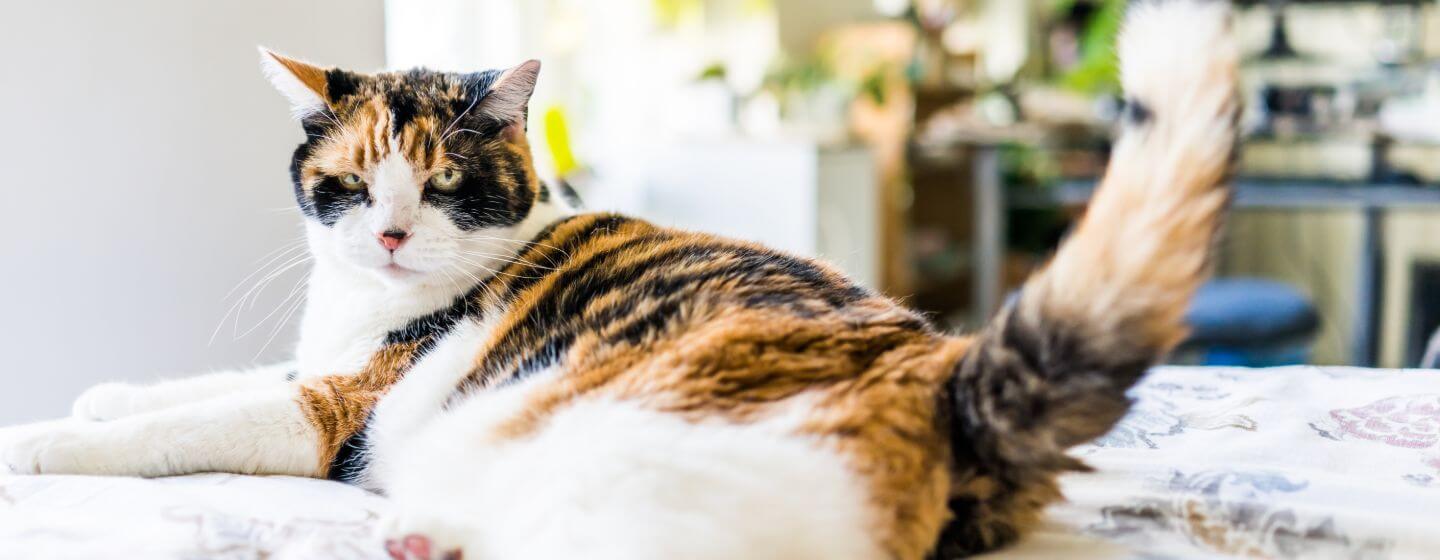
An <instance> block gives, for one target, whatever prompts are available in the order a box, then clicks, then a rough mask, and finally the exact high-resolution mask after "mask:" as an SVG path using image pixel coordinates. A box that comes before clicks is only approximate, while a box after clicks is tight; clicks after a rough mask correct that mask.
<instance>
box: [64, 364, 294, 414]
mask: <svg viewBox="0 0 1440 560" xmlns="http://www.w3.org/2000/svg"><path fill="white" fill-rule="evenodd" d="M294 373H295V364H294V363H290V362H287V363H282V364H275V365H271V366H265V367H260V368H255V369H251V370H240V371H225V372H216V373H210V374H205V375H197V376H194V377H186V378H182V379H172V380H166V381H161V382H158V383H154V384H149V385H141V384H132V383H102V384H100V385H96V386H94V387H91V388H89V389H86V390H85V392H84V393H81V394H80V397H79V398H76V399H75V404H74V406H73V407H72V408H71V415H72V416H73V417H75V418H79V419H82V420H99V421H103V420H114V419H116V418H121V417H125V416H129V415H132V414H138V413H141V412H149V411H152V410H160V409H163V408H169V407H172V406H175V405H180V404H188V403H193V402H198V401H202V400H207V399H211V398H215V397H219V396H224V395H233V394H235V393H239V392H245V391H249V390H252V389H258V388H263V387H268V386H275V385H281V384H284V383H286V382H287V381H289V380H290V378H291V377H293V376H294Z"/></svg>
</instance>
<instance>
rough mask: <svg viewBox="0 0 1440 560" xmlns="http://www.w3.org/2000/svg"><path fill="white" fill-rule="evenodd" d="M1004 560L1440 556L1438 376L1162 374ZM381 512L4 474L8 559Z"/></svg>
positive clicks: (204, 553)
mask: <svg viewBox="0 0 1440 560" xmlns="http://www.w3.org/2000/svg"><path fill="white" fill-rule="evenodd" d="M1133 396H1134V397H1135V398H1136V399H1137V403H1136V407H1135V410H1134V412H1133V413H1131V414H1130V415H1129V416H1128V417H1127V418H1126V419H1125V420H1124V421H1123V422H1122V423H1121V424H1120V426H1119V427H1117V428H1116V429H1115V430H1114V431H1113V432H1111V433H1110V434H1108V435H1107V436H1105V437H1104V438H1102V439H1101V440H1099V441H1097V442H1095V443H1094V444H1092V445H1087V446H1085V447H1082V448H1080V449H1078V450H1076V454H1077V455H1079V456H1081V457H1083V458H1084V459H1085V460H1086V461H1087V462H1089V463H1090V464H1091V465H1092V466H1094V467H1096V468H1097V469H1098V471H1097V472H1095V473H1088V474H1075V475H1071V476H1068V477H1067V478H1066V479H1065V480H1064V488H1065V492H1066V494H1067V496H1069V498H1070V501H1069V502H1067V503H1064V504H1060V505H1057V506H1055V507H1054V508H1052V510H1051V511H1050V515H1049V517H1048V519H1047V521H1046V522H1045V525H1044V526H1043V527H1042V529H1041V530H1040V531H1039V532H1038V533H1037V534H1035V535H1034V536H1032V537H1030V538H1028V539H1027V540H1026V541H1025V542H1023V543H1021V544H1020V545H1019V546H1017V547H1014V548H1010V549H1007V550H1005V551H1001V552H999V553H996V554H994V555H992V557H995V558H1012V557H1013V558H1082V559H1089V558H1106V559H1109V558H1117V559H1118V558H1145V559H1152V558H1194V557H1207V556H1245V557H1260V558H1440V371H1418V370H1414V371H1381V370H1363V369H1352V368H1316V367H1295V368H1278V369H1266V370H1244V369H1226V368H1160V369H1157V370H1155V371H1153V372H1152V373H1151V374H1150V375H1149V376H1148V377H1147V378H1146V379H1145V381H1144V382H1142V383H1141V385H1140V386H1139V387H1137V388H1136V389H1135V390H1134V392H1133ZM385 507H386V504H385V501H384V500H383V499H382V498H379V497H377V496H374V495H371V494H367V493H365V492H363V491H360V490H358V489H356V488H353V487H348V486H343V485H340V484H336V483H330V482H325V481H317V480H306V479H297V478H288V477H268V478H260V477H244V476H234V475H201V476H190V477H177V478H170V479H158V480H137V479H117V478H94V477H65V476H41V477H5V476H0V559H9V558H60V559H66V558H77V559H78V558H87V559H88V558H181V559H191V558H195V559H199V558H219V559H235V560H240V559H259V558H274V559H287V558H295V559H299V558H339V559H356V560H360V559H366V560H368V559H372V558H375V559H381V558H385V555H384V553H383V552H382V550H383V548H382V547H381V546H380V543H379V532H378V526H379V520H380V518H381V517H382V516H383V515H384V513H385Z"/></svg>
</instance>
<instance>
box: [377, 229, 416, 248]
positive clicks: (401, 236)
mask: <svg viewBox="0 0 1440 560" xmlns="http://www.w3.org/2000/svg"><path fill="white" fill-rule="evenodd" d="M378 237H379V238H380V244H381V245H383V246H384V247H385V249H386V250H388V251H394V250H396V249H399V248H400V245H401V244H403V243H405V240H406V239H409V238H410V232H408V231H405V230H403V229H389V230H385V232H384V233H381V234H380V235H379V236H378Z"/></svg>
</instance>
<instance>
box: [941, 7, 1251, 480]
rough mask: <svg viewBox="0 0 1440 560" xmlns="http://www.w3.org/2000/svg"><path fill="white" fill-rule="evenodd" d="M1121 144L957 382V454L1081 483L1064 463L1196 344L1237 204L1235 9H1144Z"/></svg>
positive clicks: (1135, 16) (1130, 41)
mask: <svg viewBox="0 0 1440 560" xmlns="http://www.w3.org/2000/svg"><path fill="white" fill-rule="evenodd" d="M1119 51H1120V57H1121V74H1122V82H1123V85H1124V88H1125V93H1126V96H1127V105H1128V108H1127V110H1126V114H1125V116H1124V119H1123V120H1124V123H1123V125H1122V126H1123V130H1122V132H1121V137H1120V139H1119V140H1118V142H1117V143H1116V144H1115V148H1114V151H1113V154H1112V157H1111V160H1110V165H1109V169H1108V170H1107V172H1106V176H1105V178H1104V180H1103V181H1102V182H1101V185H1100V187H1099V189H1098V190H1097V192H1096V193H1095V196H1094V198H1093V200H1092V201H1091V203H1090V206H1089V209H1088V211H1087V212H1086V215H1085V217H1084V219H1083V220H1082V221H1081V222H1080V224H1079V226H1078V227H1077V228H1076V229H1075V231H1074V233H1073V234H1072V235H1071V236H1070V237H1069V239H1068V240H1067V241H1066V242H1065V243H1064V244H1063V245H1061V247H1060V250H1059V252H1058V253H1057V254H1056V255H1055V257H1054V259H1053V260H1052V261H1051V262H1050V263H1049V265H1048V266H1047V267H1046V268H1045V269H1044V270H1042V271H1040V272H1039V273H1037V274H1036V275H1034V276H1033V277H1031V278H1030V280H1029V281H1028V282H1026V283H1025V286H1024V288H1023V289H1022V290H1021V293H1020V295H1019V297H1018V298H1017V299H1015V300H1014V301H1013V302H1012V303H1011V304H1009V305H1007V306H1006V307H1005V308H1004V309H1003V310H1001V311H1000V312H999V314H998V316H997V317H996V318H995V319H994V321H993V323H991V324H990V325H989V326H987V328H986V329H985V330H984V331H982V332H981V333H980V335H979V336H978V339H977V340H976V342H975V345H974V346H973V347H972V348H971V349H970V350H969V351H968V352H967V354H966V356H965V357H964V358H963V359H962V361H961V363H960V365H959V366H958V368H957V372H956V375H955V378H954V387H953V390H952V395H953V397H954V398H955V405H956V406H955V411H956V418H955V420H954V428H955V430H954V437H955V438H956V441H955V444H956V448H957V449H956V452H957V453H971V452H974V453H976V454H978V455H979V456H978V457H973V458H972V459H974V461H972V464H974V463H978V464H988V465H992V466H994V467H995V468H1004V469H1017V470H1025V469H1039V470H1041V471H1047V472H1058V471H1061V470H1068V469H1082V468H1083V465H1081V464H1080V463H1079V462H1078V461H1075V460H1073V459H1070V458H1068V457H1067V456H1066V455H1065V454H1064V453H1063V452H1064V451H1065V450H1066V449H1067V448H1069V447H1071V446H1074V445H1077V444H1080V443H1083V442H1087V441H1090V440H1092V439H1094V438H1096V437H1099V436H1101V435H1103V434H1104V433H1106V432H1107V431H1109V430H1110V429H1111V428H1112V427H1113V426H1114V425H1115V423H1116V422H1117V421H1118V420H1119V419H1120V417H1121V416H1122V415H1124V414H1125V412H1126V411H1127V410H1128V408H1129V406H1130V401H1129V400H1128V399H1127V397H1126V396H1125V391H1126V389H1128V388H1129V387H1130V386H1131V385H1132V384H1134V383H1135V381H1136V380H1137V379H1138V378H1139V377H1140V375H1141V374H1142V373H1144V372H1145V370H1146V369H1147V368H1149V367H1150V366H1151V365H1153V364H1154V363H1155V362H1156V361H1157V360H1159V359H1160V358H1161V357H1162V356H1163V355H1165V354H1166V353H1167V352H1169V351H1170V350H1171V349H1173V348H1174V347H1175V345H1176V344H1178V343H1179V342H1180V341H1181V339H1183V338H1184V337H1185V336H1186V327H1185V324H1184V320H1183V319H1184V313H1185V309H1186V306H1187V304H1188V302H1189V300H1190V298H1191V296H1192V295H1193V294H1194V293H1195V290H1196V288H1197V287H1198V286H1199V285H1200V283H1201V282H1202V281H1203V280H1204V279H1205V278H1206V276H1207V275H1208V272H1209V268H1210V260H1211V251H1212V247H1213V245H1215V242H1216V237H1217V233H1218V230H1219V229H1220V224H1221V219H1222V217H1223V214H1224V211H1225V209H1226V206H1227V203H1228V200H1229V196H1230V194H1229V189H1228V188H1227V186H1226V182H1227V180H1228V174H1229V170H1230V167H1231V162H1232V159H1233V154H1234V150H1235V143H1236V138H1237V131H1236V126H1237V124H1238V120H1239V111H1240V100H1239V94H1238V92H1237V85H1236V80H1237V77H1238V76H1237V65H1238V61H1239V54H1238V51H1237V48H1236V46H1235V45H1234V43H1233V42H1232V40H1231V38H1230V29H1229V8H1228V6H1227V5H1226V3H1224V2H1218V1H1205V0H1161V1H1155V0H1148V1H1140V2H1136V3H1134V4H1133V5H1132V7H1131V9H1130V13H1129V15H1128V17H1127V21H1126V24H1125V28H1124V30H1123V32H1122V34H1121V38H1120V42H1119Z"/></svg>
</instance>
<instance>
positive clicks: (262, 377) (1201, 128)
mask: <svg viewBox="0 0 1440 560" xmlns="http://www.w3.org/2000/svg"><path fill="white" fill-rule="evenodd" d="M1227 14H1228V10H1227V8H1226V7H1225V6H1224V5H1223V4H1221V3H1219V2H1204V1H1199V0H1171V1H1169V2H1159V3H1156V2H1146V3H1140V4H1137V5H1136V7H1135V8H1133V9H1132V10H1131V14H1130V16H1129V21H1128V24H1127V28H1126V32H1125V33H1124V36H1123V38H1122V40H1121V48H1120V50H1121V53H1122V59H1123V82H1124V86H1125V90H1126V91H1127V94H1128V100H1129V107H1130V109H1129V110H1128V111H1127V113H1126V118H1125V119H1124V123H1123V125H1122V126H1123V131H1122V136H1121V138H1120V139H1119V141H1118V143H1117V144H1116V145H1115V147H1114V152H1113V158H1112V161H1111V164H1110V169H1109V171H1108V175H1107V176H1106V178H1105V180H1104V181H1103V185H1102V187H1101V188H1100V189H1099V191H1098V192H1097V194H1096V196H1095V199H1094V201H1093V203H1092V204H1091V206H1090V209H1089V212H1088V214H1087V216H1086V217H1085V218H1084V220H1083V221H1082V222H1081V224H1080V225H1079V227H1078V229H1076V230H1075V232H1074V233H1073V235H1072V236H1071V237H1070V238H1069V240H1068V241H1066V242H1065V243H1064V245H1063V246H1062V248H1061V249H1060V251H1059V252H1058V253H1057V255H1056V256H1055V258H1054V260H1053V261H1052V262H1051V263H1050V264H1049V265H1048V266H1047V267H1046V268H1045V269H1044V270H1043V271H1041V272H1040V273H1038V274H1037V275H1035V276H1034V277H1033V278H1031V279H1030V280H1029V281H1028V282H1027V283H1026V284H1025V286H1024V288H1023V292H1022V294H1021V295H1020V296H1019V298H1018V299H1017V300H1015V301H1014V302H1012V303H1010V304H1009V305H1007V306H1006V307H1005V308H1004V309H1003V310H1001V311H1000V312H999V314H998V315H997V316H996V317H995V319H994V322H993V323H992V324H991V325H990V326H989V327H987V328H986V329H985V330H984V331H982V332H981V333H979V334H978V335H977V336H974V337H960V336H951V335H947V334H944V333H942V332H940V331H938V330H937V329H936V328H935V327H933V326H932V325H931V324H930V323H929V322H928V321H927V320H926V318H924V317H923V316H921V315H919V314H917V313H915V312H913V311H910V310H907V309H905V308H904V307H901V306H900V305H898V304H897V303H895V302H893V301H891V300H889V299H886V298H884V297H882V296H880V295H878V294H876V293H875V292H873V291H871V290H869V289H866V288H864V287H861V286H858V285H856V284H854V283H852V282H851V281H849V280H847V279H846V278H845V277H844V276H842V275H841V274H839V273H837V272H836V271H835V270H834V269H833V268H831V267H829V266H827V265H825V264H823V263H819V262H815V261H812V260H808V259H804V258H799V257H796V256H792V255H787V254H784V253H781V252H777V251H773V250H770V249H766V248H765V247H761V246H758V245H755V244H752V243H746V242H741V241H734V240H729V239H722V238H718V237H715V236H711V235H705V234H701V233H692V232H686V231H678V230H673V229H667V228H663V227H658V226H655V225H652V224H649V223H646V222H644V221H642V220H638V219H634V218H629V217H625V216H620V215H615V214H606V213H585V212H581V211H579V210H578V209H576V208H574V207H573V206H572V204H571V201H572V199H573V197H572V196H570V194H569V193H566V192H561V191H559V190H557V189H556V188H553V187H550V186H547V185H546V184H544V183H542V182H541V181H540V180H539V179H538V178H537V175H536V171H535V169H534V166H533V165H532V163H531V159H530V150H529V147H528V145H527V144H526V138H525V129H524V127H525V124H524V123H525V119H526V104H527V101H528V99H529V96H530V94H531V91H532V89H533V87H534V85H535V81H536V79H537V76H538V72H539V64H538V63H537V62H534V61H531V62H526V63H524V64H521V65H519V66H516V67H514V68H511V69H508V70H504V71H488V72H480V73H475V74H451V73H440V72H433V71H428V70H412V71H408V72H398V73H381V74H372V75H366V74H359V73H354V72H348V71H344V70H339V69H333V68H321V67H318V66H314V65H311V64H307V63H304V62H300V61H298V60H295V59H291V58H287V57H284V56H281V55H278V54H275V53H272V52H268V51H264V52H262V59H263V63H264V66H265V69H266V71H267V73H268V74H269V76H270V78H271V80H272V81H273V82H274V83H275V85H276V87H278V88H279V90H280V91H281V92H282V93H283V94H284V95H286V96H287V97H288V98H289V100H290V101H291V102H292V103H293V106H294V112H295V116H296V117H297V118H298V119H299V121H300V123H301V125H302V126H303V128H304V132H305V142H304V143H303V144H301V145H300V146H299V148H298V149H296V150H295V154H294V159H293V162H292V164H291V174H292V177H293V181H294V190H295V197H296V200H297V201H298V204H299V206H300V208H301V210H302V211H303V213H304V216H305V225H306V228H307V232H308V239H309V244H310V250H311V252H312V253H313V255H314V257H315V265H314V271H313V276H312V278H311V280H310V283H309V286H308V290H309V292H308V297H309V299H308V304H307V309H306V311H305V315H304V320H303V324H302V327H301V339H300V343H299V347H298V351H297V354H296V360H295V362H293V363H290V364H284V365H280V366H275V367H269V368H263V369H261V370H259V371H253V372H232V373H220V374H212V375H207V376H201V377H196V378H191V379H184V380H178V381H173V382H167V383H161V384H158V385H155V386H149V387H138V386H129V385H102V386H99V387H95V388H93V389H91V390H90V391H88V392H86V393H85V394H84V395H82V396H81V397H80V399H79V400H78V401H77V402H76V405H75V418H74V419H72V420H68V421H61V422H57V423H49V424H42V425H36V426H31V427H21V428H17V429H11V430H8V431H6V432H5V433H4V435H0V460H3V462H4V463H5V464H7V465H9V467H10V468H11V469H13V470H14V471H16V472H18V473H22V474H30V473H79V474H106V475H131V476H149V477H154V476H167V475H177V474H184V473H195V472H204V471H222V472H233V473H248V474H288V475H302V476H310V477H331V478H336V479H340V480H345V481H349V482H353V483H356V484H360V485H363V486H365V487H367V488H370V489H373V490H375V491H377V492H382V493H384V494H386V495H387V496H389V497H391V498H393V501H394V505H395V512H396V514H395V517H394V519H392V520H390V522H389V524H388V525H387V529H386V530H387V531H388V533H387V534H389V535H391V536H392V537H393V538H392V540H390V541H389V543H388V550H389V553H390V554H391V555H393V556H395V557H397V558H429V557H432V556H433V557H447V558H456V557H460V556H461V555H463V557H464V558H469V559H475V558H498V559H506V560H509V559H521V558H577V557H578V558H615V559H644V558H656V559H661V558H751V559H755V558H896V559H921V558H926V557H946V558H948V557H952V556H955V555H959V554H965V553H971V552H976V551H980V550H985V549H989V548H993V547H996V546H1000V545H1003V544H1005V543H1008V542H1011V541H1013V540H1015V539H1016V538H1017V537H1018V536H1019V535H1020V534H1022V533H1023V532H1024V531H1025V530H1026V529H1027V528H1029V527H1031V526H1033V525H1034V524H1035V523H1036V521H1037V520H1038V518H1039V516H1040V514H1041V511H1042V509H1043V508H1044V507H1045V506H1046V505H1047V504H1049V503H1051V502H1053V501H1055V500H1057V499H1059V498H1060V493H1059V491H1058V487H1057V484H1056V477H1057V476H1058V475H1060V474H1062V473H1065V472H1067V471H1081V470H1085V468H1086V467H1085V466H1084V465H1083V464H1082V463H1080V462H1079V461H1077V460H1075V459H1073V458H1071V457H1069V456H1067V455H1066V454H1065V451H1066V450H1067V449H1068V448H1070V447H1072V446H1074V445H1077V444H1080V443H1082V442H1085V441H1088V440H1090V439H1092V438H1095V437H1097V436H1099V435H1101V434H1103V433H1105V432H1106V431H1107V430H1108V429H1109V428H1110V427H1111V426H1112V425H1113V424H1114V423H1115V422H1116V421H1117V420H1118V419H1119V418H1120V417H1121V416H1122V415H1123V414H1124V413H1125V412H1126V410H1127V408H1128V405H1129V401H1128V400H1127V398H1126V397H1125V391H1126V389H1127V388H1128V387H1130V386H1131V385H1132V384H1133V383H1134V382H1135V381H1136V380H1137V378H1138V377H1139V376H1141V375H1142V374H1143V372H1144V371H1145V369H1146V368H1147V367H1149V366H1150V365H1151V364H1153V363H1154V362H1155V361H1156V360H1157V359H1159V358H1160V357H1161V356H1162V355H1163V354H1164V353H1166V352H1167V351H1168V350H1169V349H1170V348H1172V347H1173V346H1174V345H1175V344H1176V343H1178V342H1179V341H1180V340H1181V338H1182V337H1183V336H1184V333H1185V331H1184V327H1183V324H1182V313H1183V311H1184V308H1185V306H1186V302H1187V300H1188V299H1189V298H1190V296H1191V294H1192V293H1193V292H1194V291H1195V289H1196V286H1197V285H1198V284H1199V283H1200V282H1201V281H1202V279H1203V278H1204V277H1205V275H1206V273H1207V268H1208V262H1209V255H1210V250H1211V246H1212V243H1213V242H1214V239H1215V237H1216V235H1217V232H1218V229H1219V225H1220V222H1221V218H1222V215H1223V212H1224V209H1225V206H1226V203H1227V201H1228V196H1229V195H1228V190H1227V189H1226V188H1225V187H1224V183H1225V181H1226V175H1227V171H1228V169H1229V167H1230V162H1231V156H1232V150H1233V148H1234V143H1235V135H1236V132H1235V122H1236V118H1237V112H1238V109H1239V104H1238V97H1237V94H1236V64H1237V60H1238V55H1237V51H1236V49H1235V47H1234V46H1233V45H1232V43H1231V42H1230V39H1229V37H1228V36H1229V30H1228V22H1227V18H1228V15H1227ZM377 546H378V543H377Z"/></svg>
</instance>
